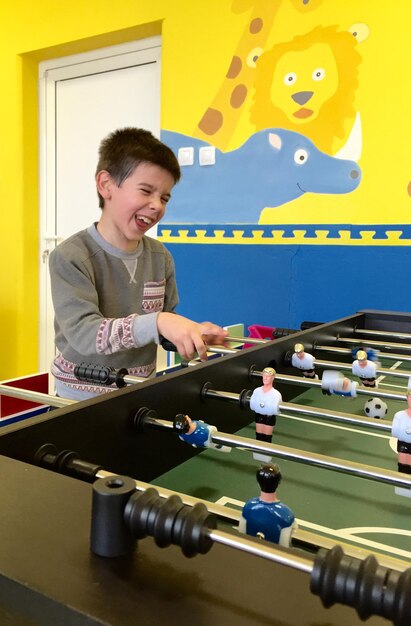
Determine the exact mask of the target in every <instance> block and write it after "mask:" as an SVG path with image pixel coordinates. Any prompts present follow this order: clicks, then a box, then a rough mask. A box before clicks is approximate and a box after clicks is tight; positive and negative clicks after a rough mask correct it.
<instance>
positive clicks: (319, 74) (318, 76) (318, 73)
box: [312, 67, 325, 80]
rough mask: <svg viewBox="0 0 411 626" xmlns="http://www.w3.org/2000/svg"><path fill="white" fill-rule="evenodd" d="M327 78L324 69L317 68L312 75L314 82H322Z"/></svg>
mask: <svg viewBox="0 0 411 626" xmlns="http://www.w3.org/2000/svg"><path fill="white" fill-rule="evenodd" d="M323 78H325V70H324V69H323V68H322V67H317V68H316V69H315V70H314V71H313V73H312V79H313V80H322V79H323Z"/></svg>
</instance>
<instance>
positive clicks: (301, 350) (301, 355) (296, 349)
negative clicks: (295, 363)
mask: <svg viewBox="0 0 411 626" xmlns="http://www.w3.org/2000/svg"><path fill="white" fill-rule="evenodd" d="M294 352H295V354H296V355H297V357H298V358H299V359H303V358H304V346H303V344H302V343H296V344H295V346H294Z"/></svg>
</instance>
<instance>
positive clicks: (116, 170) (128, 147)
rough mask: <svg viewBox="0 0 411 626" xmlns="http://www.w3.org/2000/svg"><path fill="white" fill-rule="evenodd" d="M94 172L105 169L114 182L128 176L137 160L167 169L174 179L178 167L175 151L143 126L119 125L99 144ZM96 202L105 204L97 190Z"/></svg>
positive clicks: (177, 176)
mask: <svg viewBox="0 0 411 626" xmlns="http://www.w3.org/2000/svg"><path fill="white" fill-rule="evenodd" d="M98 153H99V160H98V164H97V169H96V174H97V173H98V172H101V170H106V171H107V172H108V173H109V174H110V176H111V177H112V178H113V180H114V181H115V182H116V184H117V185H118V186H119V187H120V186H121V184H122V183H123V182H124V181H125V180H126V178H128V177H129V176H130V175H131V174H132V173H133V172H134V170H135V168H136V167H137V165H139V164H140V163H153V164H154V165H158V166H159V167H162V168H163V169H165V170H167V171H168V172H169V173H170V174H171V175H172V177H173V178H174V180H175V182H176V183H177V182H178V181H179V180H180V177H181V170H180V166H179V164H178V161H177V158H176V156H175V154H174V152H173V151H172V150H171V149H170V148H169V147H168V146H166V145H165V144H164V143H162V142H161V141H160V140H159V139H157V138H156V137H154V135H153V134H152V133H150V131H148V130H144V129H142V128H132V127H130V128H120V129H118V130H116V131H114V132H113V133H110V135H108V136H107V137H105V138H104V139H103V140H102V142H101V144H100V147H99V151H98ZM97 194H98V198H99V206H100V208H101V209H102V208H103V207H104V198H103V197H102V196H101V195H100V194H99V193H98V192H97Z"/></svg>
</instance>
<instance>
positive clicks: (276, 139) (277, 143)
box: [268, 133, 283, 150]
mask: <svg viewBox="0 0 411 626" xmlns="http://www.w3.org/2000/svg"><path fill="white" fill-rule="evenodd" d="M268 141H269V142H270V144H271V145H272V147H273V148H275V149H276V150H281V146H282V143H283V142H282V141H281V137H280V135H277V134H276V133H269V134H268Z"/></svg>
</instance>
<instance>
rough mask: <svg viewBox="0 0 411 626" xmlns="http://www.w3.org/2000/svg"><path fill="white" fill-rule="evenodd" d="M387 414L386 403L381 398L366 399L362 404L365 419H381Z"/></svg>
mask: <svg viewBox="0 0 411 626" xmlns="http://www.w3.org/2000/svg"><path fill="white" fill-rule="evenodd" d="M387 412H388V407H387V403H386V402H384V400H381V398H368V400H367V401H366V403H365V404H364V413H365V415H366V416H367V417H375V418H377V419H381V418H382V417H385V416H386V415H387Z"/></svg>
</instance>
